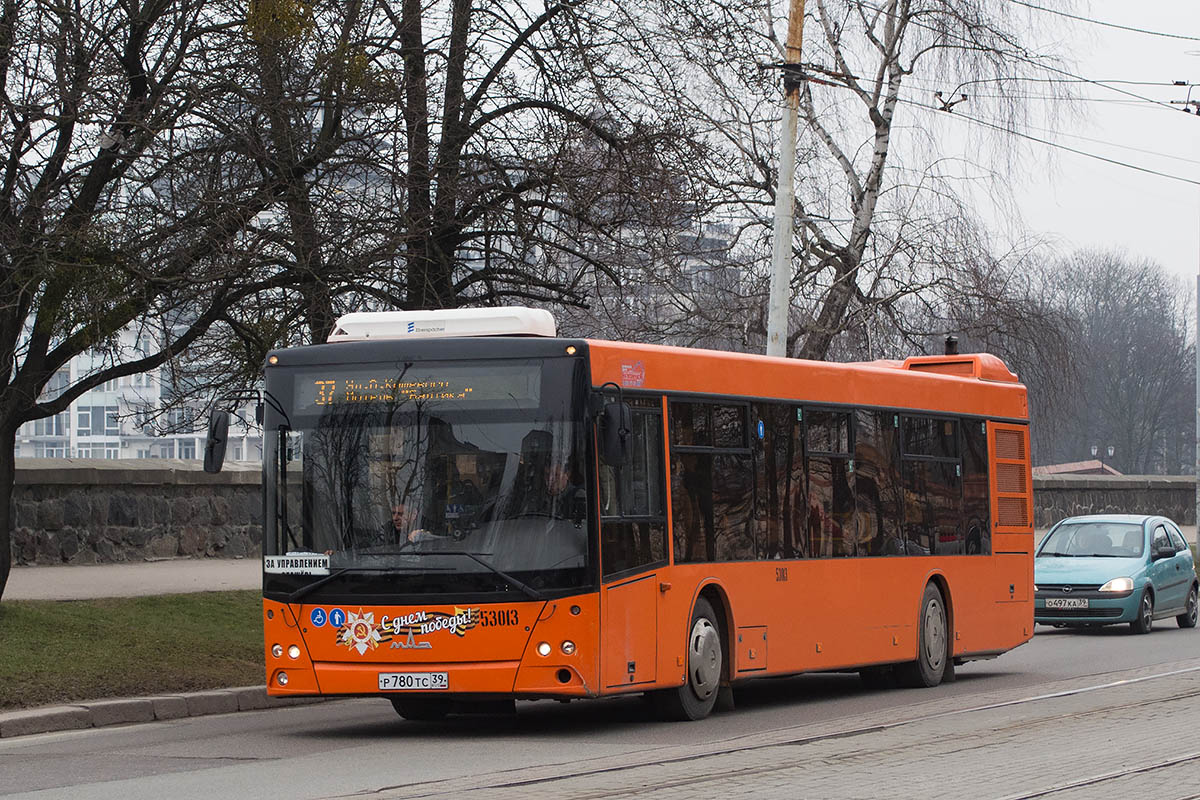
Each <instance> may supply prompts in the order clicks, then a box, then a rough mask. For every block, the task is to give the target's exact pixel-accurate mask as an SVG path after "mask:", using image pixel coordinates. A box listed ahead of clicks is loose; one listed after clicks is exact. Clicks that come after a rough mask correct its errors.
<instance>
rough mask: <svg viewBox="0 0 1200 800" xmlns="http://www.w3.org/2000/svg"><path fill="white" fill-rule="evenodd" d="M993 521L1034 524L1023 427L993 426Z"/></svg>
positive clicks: (1020, 525)
mask: <svg viewBox="0 0 1200 800" xmlns="http://www.w3.org/2000/svg"><path fill="white" fill-rule="evenodd" d="M994 430H995V432H996V437H995V442H996V465H995V469H996V473H995V490H996V524H997V525H998V526H1002V527H1009V528H1024V529H1026V530H1028V529H1030V528H1031V527H1032V526H1033V487H1032V486H1030V482H1029V461H1028V458H1029V455H1028V454H1029V439H1028V430H1027V429H1026V428H1017V427H1008V426H999V425H998V426H996V428H995V429H994Z"/></svg>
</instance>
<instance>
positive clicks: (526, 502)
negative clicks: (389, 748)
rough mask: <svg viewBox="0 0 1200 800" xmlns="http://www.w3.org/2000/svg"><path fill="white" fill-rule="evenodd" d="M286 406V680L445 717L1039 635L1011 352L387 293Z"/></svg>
mask: <svg viewBox="0 0 1200 800" xmlns="http://www.w3.org/2000/svg"><path fill="white" fill-rule="evenodd" d="M264 400H265V419H264V441H265V452H264V459H263V461H264V472H263V480H264V496H265V499H264V510H265V514H264V525H263V529H264V542H263V545H264V549H263V552H264V556H263V562H264V572H263V593H264V600H263V627H264V633H265V642H264V644H265V648H266V665H267V666H266V678H267V687H268V690H269V692H270V693H271V694H272V695H359V696H362V695H378V696H385V697H387V698H389V699H390V700H391V702H392V704H393V705H394V707H395V709H396V711H397V712H398V713H399V714H400V715H401V716H403V717H405V718H409V719H431V718H438V717H441V716H443V715H445V714H447V713H453V712H459V711H462V712H470V711H472V710H479V709H483V708H494V707H496V706H497V705H505V706H506V705H510V704H511V703H512V702H513V701H514V700H515V699H537V698H554V699H557V700H569V699H576V698H587V697H603V696H608V695H617V694H627V693H646V694H648V695H649V697H650V698H652V699H653V700H654V701H655V705H656V707H657V708H658V709H659V710H660V712H661V713H662V714H663V715H664V716H666V717H670V718H677V719H699V718H702V717H704V716H706V715H707V714H708V713H709V712H710V711H711V710H712V708H713V706H714V704H715V702H716V701H717V697H718V694H719V692H720V691H721V690H722V689H723V688H724V687H728V686H731V685H733V684H736V683H738V682H740V681H745V680H748V679H751V678H757V677H764V676H778V675H790V674H795V673H801V672H810V671H850V670H854V671H858V672H860V673H861V674H862V675H863V678H864V680H866V681H868V682H870V683H872V684H878V685H884V684H890V683H893V682H897V683H900V684H902V685H913V686H935V685H937V684H939V683H940V682H941V681H943V680H946V679H949V678H951V677H952V676H953V669H954V666H955V665H956V664H961V663H963V662H966V661H970V660H974V659H981V658H991V657H994V656H996V655H998V654H1000V653H1003V652H1004V651H1006V650H1009V649H1011V648H1013V647H1016V646H1018V645H1020V644H1022V643H1024V642H1026V641H1028V640H1029V638H1030V636H1031V635H1032V633H1033V599H1032V596H1031V592H1030V588H1031V586H1032V565H1033V560H1032V552H1033V526H1032V480H1031V474H1030V459H1029V434H1028V412H1027V405H1026V394H1025V387H1024V386H1022V385H1021V384H1020V383H1018V381H1017V378H1016V376H1015V375H1013V374H1012V373H1011V372H1010V371H1009V370H1008V369H1007V368H1006V367H1005V366H1004V364H1003V363H1002V362H1001V361H1000V360H999V359H997V358H995V357H993V356H989V355H985V354H965V355H945V356H923V357H915V358H909V359H907V360H906V361H904V362H903V363H901V362H894V361H876V362H869V363H853V364H837V363H823V362H810V361H800V360H795V359H782V358H771V357H766V356H756V355H745V354H741V353H728V352H715V351H705V350H694V349H687V348H677V347H662V346H651V345H639V344H631V343H622V342H608V341H593V340H584V339H564V338H557V337H556V334H555V327H554V321H553V319H552V318H551V317H550V315H549V314H548V313H547V312H544V311H536V310H532V309H526V308H502V309H474V310H454V311H423V312H383V313H357V314H349V315H347V316H345V317H342V318H341V319H340V320H339V321H338V324H337V327H336V329H335V331H334V333H333V334H332V335H331V336H330V339H329V341H328V342H327V343H325V344H320V345H314V346H308V347H298V348H291V349H284V350H277V351H274V352H272V353H271V354H270V355H269V357H268V359H267V366H266V374H265V391H264ZM217 416H218V415H214V420H215V421H217V422H219V420H216V417H217ZM216 429H217V430H218V433H210V440H211V441H210V449H212V450H213V451H214V452H213V453H212V454H210V455H211V456H212V458H210V459H209V460H210V461H213V460H215V461H216V463H217V467H216V468H219V459H220V452H219V450H220V449H221V448H220V447H219V444H220V439H221V436H220V434H219V424H217V425H216ZM214 443H215V444H214Z"/></svg>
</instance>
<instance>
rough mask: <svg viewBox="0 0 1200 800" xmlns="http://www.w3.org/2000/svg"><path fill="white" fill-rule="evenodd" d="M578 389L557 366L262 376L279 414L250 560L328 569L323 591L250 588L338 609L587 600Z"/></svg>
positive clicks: (567, 363) (300, 579)
mask: <svg viewBox="0 0 1200 800" xmlns="http://www.w3.org/2000/svg"><path fill="white" fill-rule="evenodd" d="M581 387H582V369H581V367H580V366H579V362H578V361H576V360H568V359H549V360H523V361H505V362H499V363H497V362H488V363H478V362H461V361H455V362H442V363H431V362H418V363H412V362H405V363H399V364H369V365H356V366H353V367H349V366H341V367H337V368H327V369H313V368H302V369H294V368H286V369H285V368H276V369H275V370H271V371H269V372H268V391H269V392H271V394H272V397H274V398H275V400H276V401H277V404H278V406H279V408H278V409H274V410H273V411H274V414H273V415H272V416H274V417H275V419H274V422H275V423H276V424H274V425H271V424H270V417H269V422H268V430H273V431H274V433H273V434H272V435H268V437H267V452H266V457H265V459H264V462H265V463H264V469H265V475H264V477H265V488H266V490H267V494H268V498H267V515H268V519H267V521H266V522H267V525H266V526H265V528H266V531H267V534H266V541H265V542H264V553H266V554H268V555H275V554H286V553H315V554H324V555H327V556H328V558H329V570H330V573H331V575H332V577H330V578H329V579H327V580H325V581H323V582H322V584H321V585H320V586H317V585H316V584H315V581H314V580H313V577H312V576H311V575H309V576H305V575H272V574H268V575H267V576H266V585H265V587H264V588H265V589H266V590H267V591H268V592H271V591H277V592H287V593H289V594H290V593H293V592H297V591H303V592H304V593H305V594H306V595H309V596H310V598H312V597H315V598H331V597H335V596H336V597H340V598H345V597H347V596H350V595H353V596H361V595H362V594H371V595H377V596H378V595H388V596H393V595H407V594H419V595H422V596H428V595H448V594H454V595H459V594H472V595H474V594H491V593H494V592H503V593H512V592H518V593H524V594H526V595H532V596H540V593H542V592H544V591H551V592H552V591H555V590H574V589H578V588H580V587H581V586H584V585H586V584H587V583H588V581H589V577H588V576H589V569H588V565H589V545H588V543H589V528H590V526H589V524H588V522H587V521H588V519H589V514H588V499H587V498H588V493H587V492H586V490H585V488H584V487H585V481H584V470H583V463H584V460H585V459H584V457H583V456H584V449H585V444H584V442H585V440H584V436H583V425H582V412H581V408H582V406H581V400H580V394H581V393H580V391H579V389H580V388H581ZM306 584H313V586H312V587H311V593H310V590H309V589H306V588H305V587H306ZM309 601H310V602H311V599H310V600H309Z"/></svg>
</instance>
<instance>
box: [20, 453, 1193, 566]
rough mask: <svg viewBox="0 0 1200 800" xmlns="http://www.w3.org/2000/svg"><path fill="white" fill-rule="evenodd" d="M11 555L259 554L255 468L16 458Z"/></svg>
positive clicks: (1048, 500) (1070, 506)
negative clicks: (214, 470)
mask: <svg viewBox="0 0 1200 800" xmlns="http://www.w3.org/2000/svg"><path fill="white" fill-rule="evenodd" d="M17 464H18V466H17V480H16V486H15V487H14V491H13V515H14V520H13V522H14V528H13V537H12V550H13V563H14V564H96V563H112V562H117V561H140V560H144V559H147V558H151V559H153V558H202V557H206V556H207V557H223V558H240V557H254V558H257V557H259V556H260V555H261V553H262V543H261V537H262V493H261V473H260V467H259V466H258V465H256V464H227V465H226V467H225V470H224V471H223V472H221V473H220V474H217V475H209V474H207V473H205V472H204V471H203V470H202V469H201V468H200V465H199V463H198V462H195V461H170V460H165V459H164V460H158V459H153V460H145V461H139V460H122V461H104V460H99V459H34V458H23V459H19V460H18V461H17ZM1033 486H1034V519H1035V522H1036V525H1037V527H1038V528H1048V527H1050V526H1051V525H1053V524H1054V523H1055V522H1057V521H1058V520H1060V519H1062V518H1063V517H1068V516H1072V515H1075V514H1099V513H1146V514H1165V515H1166V516H1168V517H1171V518H1172V519H1174V520H1175V521H1176V522H1178V523H1179V524H1181V525H1194V524H1195V523H1196V490H1195V481H1194V480H1193V479H1192V477H1191V476H1187V475H1184V476H1127V475H1123V476H1108V475H1060V476H1055V477H1038V478H1034V480H1033Z"/></svg>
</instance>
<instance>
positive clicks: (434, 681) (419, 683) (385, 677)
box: [379, 672, 450, 692]
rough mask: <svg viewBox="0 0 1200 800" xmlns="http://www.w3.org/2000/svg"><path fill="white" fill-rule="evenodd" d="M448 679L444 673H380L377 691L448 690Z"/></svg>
mask: <svg viewBox="0 0 1200 800" xmlns="http://www.w3.org/2000/svg"><path fill="white" fill-rule="evenodd" d="M449 688H450V678H449V674H448V673H445V672H381V673H379V690H380V691H383V692H394V691H403V690H405V689H408V690H411V691H417V692H428V691H433V690H436V689H449Z"/></svg>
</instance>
